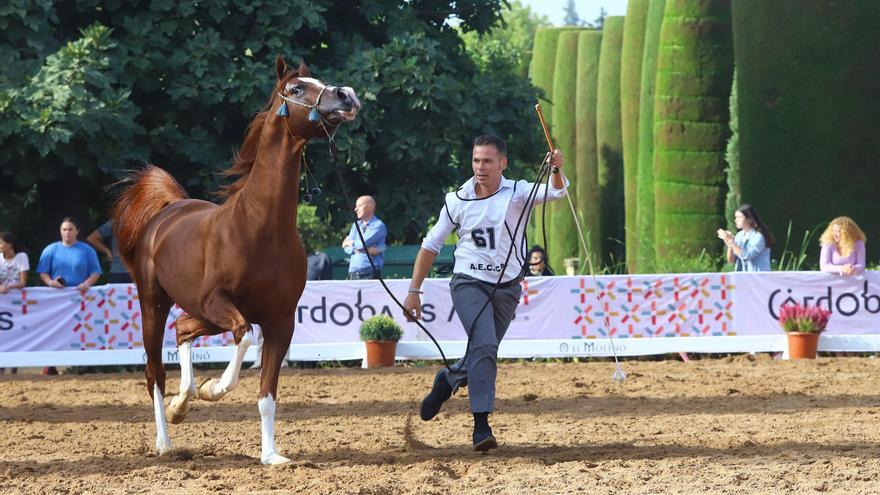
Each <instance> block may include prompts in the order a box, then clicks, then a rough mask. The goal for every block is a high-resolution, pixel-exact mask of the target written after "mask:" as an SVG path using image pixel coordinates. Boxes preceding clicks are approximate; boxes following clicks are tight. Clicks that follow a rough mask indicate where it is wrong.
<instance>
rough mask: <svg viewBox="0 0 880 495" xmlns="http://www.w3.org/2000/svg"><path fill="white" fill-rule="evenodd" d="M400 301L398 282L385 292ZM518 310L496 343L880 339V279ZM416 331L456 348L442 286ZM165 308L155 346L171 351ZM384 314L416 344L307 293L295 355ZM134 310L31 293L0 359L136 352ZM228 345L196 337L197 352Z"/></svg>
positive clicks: (635, 296)
mask: <svg viewBox="0 0 880 495" xmlns="http://www.w3.org/2000/svg"><path fill="white" fill-rule="evenodd" d="M388 285H389V287H390V288H391V289H392V291H393V292H394V293H396V294H398V295H399V296H400V297H402V296H404V295H405V294H406V290H407V288H408V287H409V281H408V280H391V281H388ZM522 287H523V291H522V300H521V302H520V306H519V308H518V309H517V314H516V317H515V318H514V320H513V322H512V323H511V326H510V328H509V329H508V331H507V334H506V336H505V340H566V341H570V340H578V339H605V338H607V337H609V336H613V337H614V338H618V339H662V338H668V337H724V336H733V335H778V334H780V333H781V330H780V329H779V326H778V324H777V322H776V320H775V317H776V316H775V315H776V311H778V308H779V306H780V305H782V304H783V303H785V302H786V301H798V302H802V303H803V302H806V303H808V304H819V305H822V306H823V307H827V308H829V309H831V311H832V313H833V314H832V318H831V322H830V324H829V333H830V334H835V335H861V334H866V333H880V328H878V327H880V324H878V322H880V318H878V315H880V273H878V272H867V273H866V274H864V275H862V276H858V277H849V278H841V277H836V276H833V275H827V274H822V273H815V272H810V273H796V272H783V273H757V274H751V273H736V274H731V273H704V274H686V275H634V276H628V275H615V276H601V277H596V278H593V277H537V278H529V279H526V280H524V281H523V282H522ZM423 289H424V291H425V294H424V295H423V297H422V302H423V307H422V314H423V318H424V324H425V325H426V326H427V328H428V329H429V330H430V331H431V332H432V334H433V335H434V337H435V338H437V339H438V340H459V341H460V340H465V339H466V336H465V332H464V329H463V328H462V325H461V323H460V322H459V320H458V317H457V316H456V314H455V311H454V309H453V307H452V302H451V299H450V295H449V281H448V280H444V279H430V280H426V281H425V284H424V286H423ZM181 312H182V311H181V309H180V308H179V307H177V306H175V307H174V308H173V309H172V311H171V314H170V315H169V318H168V321H167V322H166V327H165V335H164V345H165V347H176V339H175V336H176V333H175V331H174V322H175V320H176V318H177V317H178V316H179V315H180V314H181ZM377 313H384V314H388V315H390V316H392V317H394V318H395V319H396V320H397V321H399V322H401V325H402V326H403V328H404V336H403V339H402V340H404V341H415V342H417V341H427V340H428V337H427V335H425V334H424V333H423V332H422V331H421V330H420V329H419V328H418V326H417V325H416V324H414V323H409V322H403V317H402V316H401V312H400V310H399V309H398V308H397V307H396V306H395V305H394V303H393V301H392V300H391V299H390V298H389V297H388V295H387V294H386V293H385V291H384V290H383V289H382V287H381V286H380V285H379V284H377V283H375V282H374V281H324V282H309V283H308V286H307V288H306V291H305V293H304V294H303V297H302V299H301V300H300V302H299V305H298V306H297V313H296V328H295V333H294V345H296V344H328V345H332V344H334V343H351V342H358V341H359V338H358V329H359V327H360V324H361V322H362V321H363V320H365V319H367V318H369V317H370V316H372V315H374V314H377ZM141 338H142V337H141V319H140V305H139V303H138V298H137V291H136V289H135V288H134V286H133V285H128V284H114V285H105V286H98V287H93V288H91V289H90V290H89V291H87V292H86V293H85V294H81V293H80V292H78V291H76V290H75V289H60V290H58V289H50V288H45V287H31V288H27V289H24V290H12V291H10V292H9V293H8V294H6V295H0V352H15V351H66V350H108V349H113V350H117V349H140V348H142V347H143V343H142V342H141ZM231 343H232V335H231V334H230V333H228V332H227V333H225V334H222V335H219V336H213V337H202V338H200V339H198V340H197V341H196V343H195V346H196V347H217V346H224V345H229V344H231Z"/></svg>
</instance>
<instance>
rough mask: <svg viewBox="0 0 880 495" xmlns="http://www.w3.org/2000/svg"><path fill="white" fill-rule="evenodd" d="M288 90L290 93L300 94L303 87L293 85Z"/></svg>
mask: <svg viewBox="0 0 880 495" xmlns="http://www.w3.org/2000/svg"><path fill="white" fill-rule="evenodd" d="M290 92H291V94H293V95H294V96H299V95H301V94H302V92H303V89H302V88H301V87H299V86H295V87H294V88H293V89H292V90H291V91H290Z"/></svg>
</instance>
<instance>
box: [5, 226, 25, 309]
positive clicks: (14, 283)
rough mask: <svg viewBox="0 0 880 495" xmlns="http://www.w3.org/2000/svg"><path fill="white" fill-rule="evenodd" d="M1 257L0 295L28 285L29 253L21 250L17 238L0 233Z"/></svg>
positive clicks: (9, 234) (6, 233) (7, 233)
mask: <svg viewBox="0 0 880 495" xmlns="http://www.w3.org/2000/svg"><path fill="white" fill-rule="evenodd" d="M0 255H2V256H0V294H6V293H8V292H9V290H10V289H21V288H22V287H24V286H25V285H27V272H28V270H30V269H31V265H30V260H28V255H27V253H25V252H24V251H21V250H20V249H19V246H18V245H17V244H16V241H15V236H13V235H12V234H11V233H9V232H3V233H0Z"/></svg>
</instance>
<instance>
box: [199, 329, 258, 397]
mask: <svg viewBox="0 0 880 495" xmlns="http://www.w3.org/2000/svg"><path fill="white" fill-rule="evenodd" d="M251 338H252V337H251V332H245V334H244V337H242V338H241V342H239V343H238V345H237V346H235V356H233V358H232V361H229V365H228V366H226V370H224V371H223V375H221V376H220V380H217V379H212V380H208V381H207V382H205V383H203V384H202V386H201V387H199V398H200V399H204V400H220V399H221V398H222V397H223V396H224V395H226V394H227V393H229V392H231V391H232V390H234V389H235V387H236V386H238V374H239V372H240V371H241V362H242V361H243V360H244V355H245V353H246V352H247V350H248V347H250V346H251V342H252V340H251Z"/></svg>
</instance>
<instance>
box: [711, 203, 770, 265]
mask: <svg viewBox="0 0 880 495" xmlns="http://www.w3.org/2000/svg"><path fill="white" fill-rule="evenodd" d="M733 221H734V223H735V224H736V228H737V230H739V232H737V233H736V236H734V235H733V234H731V233H730V231H728V230H724V229H718V232H717V233H718V238H719V239H721V240H722V241H724V244H725V245H726V246H727V261H728V262H729V263H734V267H735V268H734V269H735V271H738V272H769V271H770V248H771V247H773V244H774V242H775V241H774V239H773V234H772V233H771V232H770V230H769V229H768V228H767V226H766V225H764V222H762V221H761V217H759V216H758V212H757V211H756V210H755V209H754V208H752V206H751V205H748V204H744V205H742V206H740V207H739V208H737V210H736V213H734V215H733Z"/></svg>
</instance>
